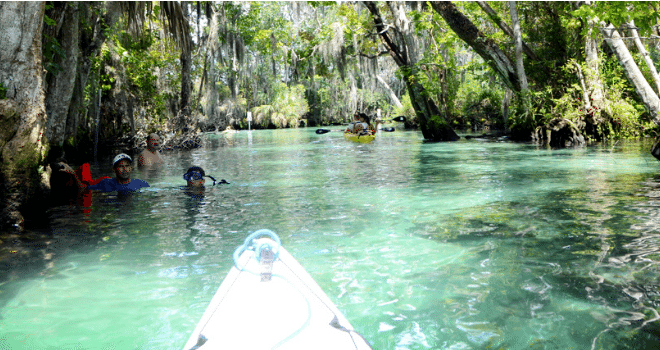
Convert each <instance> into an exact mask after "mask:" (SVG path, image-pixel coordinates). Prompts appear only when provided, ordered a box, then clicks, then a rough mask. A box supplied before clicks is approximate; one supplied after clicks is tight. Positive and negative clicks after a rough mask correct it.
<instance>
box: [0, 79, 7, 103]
mask: <svg viewBox="0 0 660 350" xmlns="http://www.w3.org/2000/svg"><path fill="white" fill-rule="evenodd" d="M5 98H7V88H6V87H5V84H4V83H3V82H1V81H0V100H4V99H5Z"/></svg>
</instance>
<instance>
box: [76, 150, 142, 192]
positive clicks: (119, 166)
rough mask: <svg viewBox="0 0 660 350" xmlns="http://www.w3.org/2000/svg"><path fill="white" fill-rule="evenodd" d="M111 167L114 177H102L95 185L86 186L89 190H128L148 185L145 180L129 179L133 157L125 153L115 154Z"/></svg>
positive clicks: (135, 189)
mask: <svg viewBox="0 0 660 350" xmlns="http://www.w3.org/2000/svg"><path fill="white" fill-rule="evenodd" d="M112 169H113V170H114V172H115V178H109V179H104V180H102V181H101V182H99V183H97V184H96V185H91V186H88V187H87V188H88V189H90V190H97V191H102V192H113V191H118V192H128V191H137V190H139V189H141V188H143V187H149V184H148V183H147V182H146V181H143V180H140V179H131V172H133V159H132V158H131V157H130V156H129V155H128V154H125V153H121V154H119V155H117V156H116V157H115V158H114V159H113V160H112Z"/></svg>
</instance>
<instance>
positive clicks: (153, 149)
mask: <svg viewBox="0 0 660 350" xmlns="http://www.w3.org/2000/svg"><path fill="white" fill-rule="evenodd" d="M158 151H160V137H159V136H158V134H156V133H151V134H149V136H147V148H146V149H145V150H144V151H142V153H140V156H138V165H139V166H149V165H154V164H161V163H163V160H162V159H160V155H159V154H158Z"/></svg>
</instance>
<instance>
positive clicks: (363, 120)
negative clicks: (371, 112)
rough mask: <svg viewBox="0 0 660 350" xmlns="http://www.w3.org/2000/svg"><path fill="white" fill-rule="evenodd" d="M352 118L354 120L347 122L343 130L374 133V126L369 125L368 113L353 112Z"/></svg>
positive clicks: (359, 133) (354, 132) (361, 133)
mask: <svg viewBox="0 0 660 350" xmlns="http://www.w3.org/2000/svg"><path fill="white" fill-rule="evenodd" d="M353 118H354V119H355V121H354V122H352V123H350V124H348V127H347V128H346V131H345V132H348V133H352V134H358V135H373V134H375V133H376V128H374V127H373V125H371V123H370V119H369V116H368V115H366V114H364V113H358V112H355V114H354V115H353Z"/></svg>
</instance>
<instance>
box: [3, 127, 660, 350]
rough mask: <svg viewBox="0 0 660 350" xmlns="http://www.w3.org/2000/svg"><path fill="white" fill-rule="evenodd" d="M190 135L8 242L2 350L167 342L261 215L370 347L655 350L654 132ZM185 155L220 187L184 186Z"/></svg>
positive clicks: (101, 167)
mask: <svg viewBox="0 0 660 350" xmlns="http://www.w3.org/2000/svg"><path fill="white" fill-rule="evenodd" d="M204 144H205V146H204V147H203V148H201V149H197V150H192V151H181V152H174V153H167V154H164V155H163V158H164V159H165V160H166V162H167V164H166V165H165V166H163V167H162V168H158V169H151V170H147V169H136V171H135V172H134V176H133V177H134V178H140V179H144V180H147V181H148V182H149V183H150V184H151V186H152V187H150V188H148V189H145V190H144V191H143V192H142V193H138V194H133V195H129V196H117V195H113V194H110V195H108V194H95V195H94V196H93V197H92V200H91V205H90V206H88V207H75V206H62V207H57V208H53V209H52V210H51V211H50V216H49V220H50V228H49V229H48V230H44V231H32V232H28V233H27V234H25V235H24V236H22V237H13V238H12V237H9V238H5V239H4V240H3V243H2V244H0V259H1V260H0V267H1V268H2V269H3V271H0V276H1V277H2V279H1V280H0V348H8V349H180V348H181V347H182V346H183V345H184V343H185V342H186V340H187V338H188V336H189V334H190V333H191V332H192V330H193V329H194V327H195V325H196V323H197V321H198V320H199V318H200V317H201V315H202V313H203V312H204V310H205V308H206V306H207V305H208V303H209V301H210V299H211V297H212V296H213V294H214V293H215V291H216V289H217V288H218V286H219V285H220V283H221V281H222V279H223V278H224V276H225V274H226V273H227V271H228V270H229V268H230V267H231V265H232V258H231V255H232V253H233V251H234V249H235V248H236V247H237V246H238V245H239V244H241V243H242V242H243V239H244V238H245V237H246V236H247V235H248V234H250V233H252V232H254V231H256V230H258V229H261V228H268V229H271V230H273V231H275V232H276V233H278V234H279V236H280V237H281V239H282V243H283V245H284V246H285V247H286V248H287V250H289V252H291V253H292V254H293V256H294V257H296V258H297V259H298V260H299V262H300V263H301V264H302V265H303V266H304V267H305V268H306V269H307V270H308V271H309V272H310V274H311V275H312V276H313V277H314V278H315V279H316V281H317V282H318V283H319V285H320V286H321V287H322V288H323V290H324V291H325V292H326V293H327V294H328V296H329V297H330V299H331V300H333V301H334V302H335V303H336V304H337V306H338V307H339V309H340V310H341V311H342V312H343V313H344V314H345V316H346V317H347V318H348V319H349V320H350V321H351V323H352V324H353V326H354V327H355V328H356V329H357V330H358V331H359V332H360V333H361V334H363V335H364V337H365V338H366V339H367V340H368V341H369V342H370V343H371V344H372V346H373V348H374V349H491V348H495V349H500V348H501V349H530V348H536V349H626V348H629V349H651V348H660V316H659V315H658V312H657V310H658V308H659V307H660V268H659V265H658V263H659V262H660V248H659V247H660V216H659V215H658V214H660V200H659V198H660V175H658V173H659V170H660V163H659V162H658V161H656V160H655V159H654V158H653V157H652V156H651V155H650V153H649V149H650V147H651V143H650V141H649V142H645V141H620V142H616V143H608V144H603V145H598V146H591V147H588V148H579V149H567V150H549V149H545V148H541V147H537V146H534V145H528V144H518V143H510V142H497V141H493V140H478V139H472V140H466V139H462V140H461V141H458V142H452V143H427V142H424V141H423V140H422V136H421V133H419V132H401V131H397V132H393V133H384V132H381V133H379V135H378V138H377V139H376V140H375V141H374V142H373V143H371V144H357V143H350V142H347V141H345V140H344V139H343V137H342V136H341V135H340V134H339V133H329V134H324V135H317V134H315V133H314V130H312V129H291V130H264V131H253V132H245V131H242V132H240V133H237V134H207V135H206V136H205V138H204ZM109 163H110V159H105V160H103V161H102V162H101V163H99V164H98V165H96V166H94V167H93V173H92V175H93V176H94V177H97V176H101V175H108V174H111V169H110V165H109ZM192 165H199V166H202V167H204V169H205V170H206V173H207V174H210V175H212V176H213V177H215V178H216V179H218V180H220V179H226V180H227V181H229V182H231V184H229V185H216V186H214V187H209V188H207V190H206V191H205V193H204V194H203V195H202V196H197V195H192V194H190V193H187V192H185V191H183V190H182V188H181V186H182V185H184V184H185V182H184V180H183V179H182V177H181V176H182V174H183V173H184V172H185V169H187V168H188V167H190V166H192ZM207 181H208V180H207ZM210 183H211V181H208V182H207V184H209V185H210ZM246 312H254V310H250V306H249V305H246ZM283 317H284V316H283ZM255 332H256V330H255Z"/></svg>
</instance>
